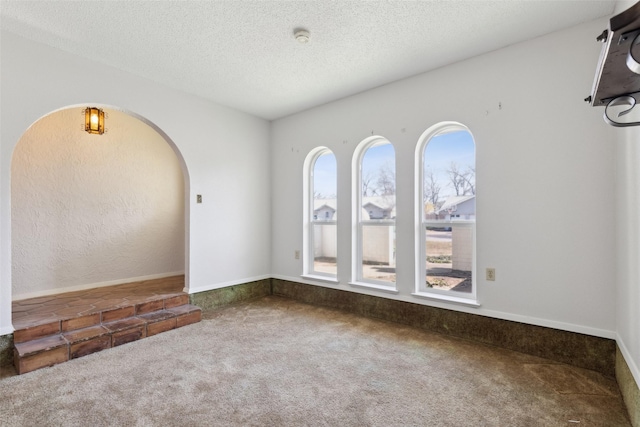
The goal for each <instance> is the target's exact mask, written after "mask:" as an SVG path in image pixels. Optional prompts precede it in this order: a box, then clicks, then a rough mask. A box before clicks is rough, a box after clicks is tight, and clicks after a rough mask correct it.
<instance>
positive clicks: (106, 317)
mask: <svg viewBox="0 0 640 427" xmlns="http://www.w3.org/2000/svg"><path fill="white" fill-rule="evenodd" d="M135 314H136V308H135V306H133V305H130V306H128V307H121V308H115V309H113V310H106V311H103V312H102V323H107V322H113V321H114V320H122V319H126V318H127V317H133V316H134V315H135Z"/></svg>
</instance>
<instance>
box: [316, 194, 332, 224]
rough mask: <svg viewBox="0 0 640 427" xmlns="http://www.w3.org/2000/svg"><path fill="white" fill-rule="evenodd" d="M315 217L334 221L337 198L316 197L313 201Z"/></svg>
mask: <svg viewBox="0 0 640 427" xmlns="http://www.w3.org/2000/svg"><path fill="white" fill-rule="evenodd" d="M313 219H315V220H318V221H323V220H324V221H332V220H335V219H337V218H336V199H315V200H314V201H313Z"/></svg>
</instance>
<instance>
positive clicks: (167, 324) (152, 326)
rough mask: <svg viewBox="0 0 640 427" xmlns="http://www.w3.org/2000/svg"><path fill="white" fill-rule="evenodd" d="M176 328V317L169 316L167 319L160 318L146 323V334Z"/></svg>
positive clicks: (154, 333)
mask: <svg viewBox="0 0 640 427" xmlns="http://www.w3.org/2000/svg"><path fill="white" fill-rule="evenodd" d="M175 328H176V318H175V317H170V318H169V319H165V320H160V321H158V322H152V323H147V336H148V337H150V336H152V335H156V334H159V333H161V332H166V331H170V330H171V329H175Z"/></svg>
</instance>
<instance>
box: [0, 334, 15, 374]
mask: <svg viewBox="0 0 640 427" xmlns="http://www.w3.org/2000/svg"><path fill="white" fill-rule="evenodd" d="M9 365H13V334H9V335H1V336H0V368H2V367H3V366H9Z"/></svg>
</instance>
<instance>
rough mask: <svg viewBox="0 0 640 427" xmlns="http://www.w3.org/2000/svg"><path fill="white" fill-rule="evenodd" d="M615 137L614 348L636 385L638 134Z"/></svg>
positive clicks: (639, 328) (639, 332)
mask: <svg viewBox="0 0 640 427" xmlns="http://www.w3.org/2000/svg"><path fill="white" fill-rule="evenodd" d="M616 133H617V139H618V140H617V141H616V148H617V168H616V169H617V178H618V191H617V204H616V210H615V212H616V225H617V236H618V242H617V254H618V257H617V262H616V264H615V267H616V271H617V280H616V284H617V287H618V301H617V302H618V303H617V331H618V346H619V347H620V350H621V351H622V353H623V355H624V357H625V360H626V361H627V364H628V365H629V368H630V369H631V372H632V373H633V375H634V377H635V380H636V382H637V383H638V384H640V309H639V307H640V130H639V129H638V128H628V129H616Z"/></svg>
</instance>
